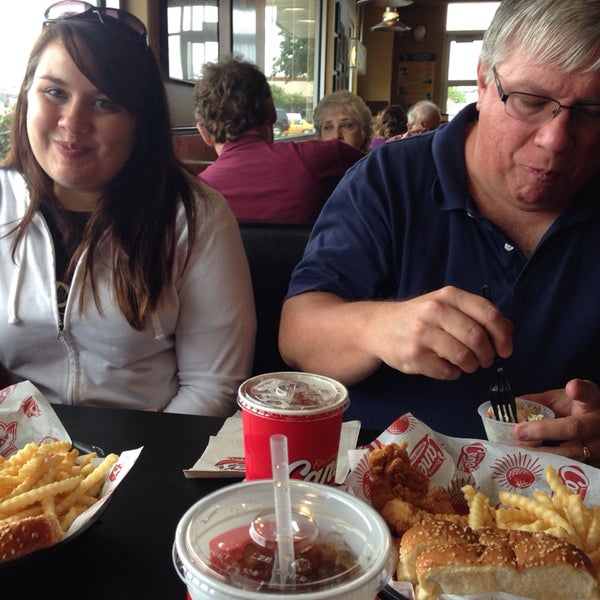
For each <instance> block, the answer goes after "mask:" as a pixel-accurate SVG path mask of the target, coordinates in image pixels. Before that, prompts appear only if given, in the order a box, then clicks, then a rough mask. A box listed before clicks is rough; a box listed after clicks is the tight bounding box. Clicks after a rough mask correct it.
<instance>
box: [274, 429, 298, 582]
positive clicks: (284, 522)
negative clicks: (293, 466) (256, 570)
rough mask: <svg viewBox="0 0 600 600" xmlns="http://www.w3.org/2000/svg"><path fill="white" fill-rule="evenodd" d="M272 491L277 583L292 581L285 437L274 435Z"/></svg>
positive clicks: (293, 573)
mask: <svg viewBox="0 0 600 600" xmlns="http://www.w3.org/2000/svg"><path fill="white" fill-rule="evenodd" d="M270 443H271V466H272V469H273V491H274V494H275V525H276V527H277V535H276V540H277V559H278V564H279V568H278V569H277V570H278V572H279V583H280V584H284V583H287V582H288V580H289V581H292V580H293V578H294V575H295V569H294V559H295V556H294V533H293V524H292V499H291V494H290V479H289V477H290V476H289V465H288V448H287V437H286V436H285V435H283V434H280V433H276V434H274V435H272V436H271V437H270Z"/></svg>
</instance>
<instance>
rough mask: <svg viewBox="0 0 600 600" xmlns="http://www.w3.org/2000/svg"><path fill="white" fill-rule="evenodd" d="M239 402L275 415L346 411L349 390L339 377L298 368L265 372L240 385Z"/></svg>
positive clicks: (254, 409) (243, 406)
mask: <svg viewBox="0 0 600 600" xmlns="http://www.w3.org/2000/svg"><path fill="white" fill-rule="evenodd" d="M238 404H239V405H240V406H241V407H242V408H245V409H247V410H251V411H254V412H256V411H264V412H270V413H273V414H285V415H288V414H298V413H300V414H303V415H308V414H316V413H324V412H330V411H335V410H340V411H341V410H345V408H346V407H347V406H348V390H347V389H346V387H345V386H343V385H342V384H341V383H339V382H338V381H335V379H331V378H329V377H324V376H322V375H315V374H313V373H303V372H296V371H280V372H276V373H265V374H263V375H257V376H256V377H252V378H250V379H248V380H246V381H244V383H242V385H241V386H240V387H239V390H238Z"/></svg>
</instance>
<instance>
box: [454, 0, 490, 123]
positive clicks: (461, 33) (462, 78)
mask: <svg viewBox="0 0 600 600" xmlns="http://www.w3.org/2000/svg"><path fill="white" fill-rule="evenodd" d="M499 4H500V3H499V2H481V3H472V2H469V3H466V2H464V3H459V2H457V3H450V4H448V12H447V18H446V41H447V45H448V86H447V89H448V93H447V96H446V112H447V114H448V119H452V117H453V116H454V115H455V114H456V113H457V112H458V111H459V110H460V109H461V108H463V107H464V106H465V105H467V104H469V103H471V102H475V101H476V100H477V79H476V77H477V60H478V58H479V53H480V52H481V44H482V41H483V34H484V33H485V30H486V29H487V27H488V26H489V24H490V22H491V20H492V17H493V16H494V13H495V12H496V9H497V8H498V5H499Z"/></svg>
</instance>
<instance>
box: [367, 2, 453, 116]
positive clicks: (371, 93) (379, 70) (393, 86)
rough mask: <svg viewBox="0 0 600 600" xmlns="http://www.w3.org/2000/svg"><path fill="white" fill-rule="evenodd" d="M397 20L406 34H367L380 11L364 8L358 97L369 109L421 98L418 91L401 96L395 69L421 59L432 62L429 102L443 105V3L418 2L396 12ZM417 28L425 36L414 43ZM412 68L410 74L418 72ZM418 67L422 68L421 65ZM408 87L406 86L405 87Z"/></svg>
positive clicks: (444, 20) (401, 82) (397, 72)
mask: <svg viewBox="0 0 600 600" xmlns="http://www.w3.org/2000/svg"><path fill="white" fill-rule="evenodd" d="M398 12H399V14H400V20H401V21H402V22H404V23H405V24H406V25H409V26H410V27H412V30H411V31H408V32H406V33H392V32H387V31H371V29H370V28H371V27H372V26H373V25H376V24H377V23H379V22H380V21H381V16H382V13H383V10H382V9H381V8H377V7H374V6H366V7H365V13H364V29H363V43H364V44H365V46H366V48H367V69H366V75H363V76H359V77H358V94H359V95H360V96H362V97H363V98H364V100H365V101H367V102H368V103H369V104H370V105H371V106H376V105H381V104H383V105H385V104H387V103H399V104H404V105H410V104H412V103H414V102H415V101H417V100H419V99H421V98H420V97H417V96H418V94H422V93H424V92H423V90H422V89H414V90H413V91H412V93H409V94H408V95H406V94H405V93H403V89H402V88H403V87H407V86H406V85H404V86H403V83H404V82H403V81H401V80H400V79H401V77H400V72H399V67H400V63H401V62H402V63H405V62H406V59H409V61H408V62H409V63H410V60H412V59H425V60H426V61H427V62H432V61H431V59H432V58H433V59H434V60H433V63H434V64H433V65H428V67H430V68H431V70H432V79H433V81H432V85H431V88H430V90H429V89H428V90H427V92H429V91H430V92H431V99H432V100H433V101H434V102H436V103H437V104H438V105H442V104H443V102H442V101H443V97H442V96H443V94H444V90H445V77H444V76H443V74H444V70H445V59H444V50H445V47H444V46H445V42H444V30H445V23H446V3H445V2H433V1H432V2H430V3H426V2H423V0H421V1H420V2H419V3H418V4H417V3H416V2H415V4H413V5H411V6H407V7H405V8H400V9H398ZM417 25H422V26H424V27H425V37H424V38H423V39H420V40H417V39H415V36H414V35H413V31H414V29H415V28H416V27H417ZM418 67H419V65H415V67H414V68H413V69H412V70H413V71H418ZM421 68H423V69H425V66H422V67H421ZM409 87H410V86H409Z"/></svg>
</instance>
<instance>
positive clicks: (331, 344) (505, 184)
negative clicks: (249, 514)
mask: <svg viewBox="0 0 600 600" xmlns="http://www.w3.org/2000/svg"><path fill="white" fill-rule="evenodd" d="M598 31H600V0H526V1H525V0H504V1H503V2H501V3H500V5H499V8H498V9H497V12H496V14H495V16H494V18H493V20H492V23H491V25H490V27H489V28H488V30H487V32H486V34H485V37H484V40H483V46H482V52H481V56H480V59H479V63H478V67H477V91H478V96H477V102H476V103H474V104H470V105H468V106H466V107H465V108H464V109H463V110H462V111H460V112H459V113H458V114H457V115H456V116H455V117H454V118H453V119H452V120H451V121H450V122H449V123H448V124H446V125H444V126H443V127H440V128H438V129H436V130H435V131H433V132H432V133H429V134H426V135H419V136H413V137H411V138H408V139H406V140H402V142H401V143H389V144H384V145H383V146H382V147H380V148H378V149H377V151H376V152H372V153H369V154H368V155H367V157H366V158H365V159H364V160H362V161H361V162H360V163H359V164H357V165H356V166H355V167H353V168H352V169H351V170H350V171H349V172H348V173H347V175H346V176H345V177H344V179H343V180H342V181H341V182H340V184H339V185H338V187H337V188H336V190H335V191H334V193H333V194H332V196H331V197H330V198H329V200H328V201H327V204H326V205H325V208H324V209H323V211H322V212H321V215H320V216H319V219H318V220H317V222H316V223H315V226H314V227H313V230H312V234H311V238H310V240H309V242H308V245H307V247H306V251H305V254H304V258H303V259H302V260H301V262H300V263H299V264H298V266H297V267H296V269H295V271H294V272H293V275H292V279H291V282H290V287H289V292H288V296H287V299H286V300H285V302H284V306H283V311H282V319H281V326H280V335H279V343H280V351H281V354H282V357H283V358H284V360H285V361H286V363H287V364H289V365H290V366H291V367H293V368H297V369H301V370H305V371H310V372H315V373H321V374H325V375H328V376H331V377H333V378H335V379H338V380H339V381H341V382H342V383H345V384H347V385H348V386H350V390H349V391H350V398H351V399H352V401H351V403H350V408H349V409H348V412H347V414H346V417H345V418H349V419H351V418H358V419H360V420H361V421H362V425H363V426H364V427H366V428H369V429H382V428H385V427H387V426H388V425H389V424H390V423H392V422H393V421H394V420H395V419H396V418H397V417H398V416H399V415H401V414H404V413H405V412H408V411H410V412H412V413H413V414H414V415H415V416H417V417H418V416H419V409H420V406H423V405H425V404H428V405H429V409H428V414H430V415H433V417H432V418H433V421H432V422H431V423H428V424H429V425H430V426H431V427H432V428H433V429H440V430H442V431H443V429H444V426H445V423H447V421H448V418H449V417H450V415H455V419H463V420H470V421H471V422H473V423H474V424H476V426H480V424H479V423H477V420H478V417H477V415H476V408H477V406H478V405H479V404H480V403H481V402H483V401H484V400H486V399H487V395H488V389H489V386H490V383H491V380H492V375H493V371H494V369H493V368H492V365H493V361H494V357H495V356H496V355H498V356H500V357H502V359H503V364H504V367H505V371H506V373H507V374H508V376H509V378H510V380H511V383H512V387H513V390H514V392H515V393H516V394H517V395H520V396H524V397H527V398H531V399H533V400H537V401H539V402H541V403H543V404H545V405H547V406H549V407H550V408H552V409H553V410H554V412H555V413H556V415H557V417H558V418H556V419H552V420H547V419H545V420H541V421H536V422H526V423H519V424H518V425H517V427H516V429H515V433H516V436H517V437H518V439H520V440H522V441H525V440H527V441H530V442H534V443H537V444H540V443H541V442H542V441H549V442H550V443H551V444H554V445H553V446H547V447H546V446H544V447H543V448H544V449H545V450H548V451H551V452H555V453H558V454H561V455H564V456H566V457H568V458H569V459H576V460H586V461H591V462H594V463H600V389H599V384H600V361H598V356H600V311H599V310H598V306H599V303H600V277H598V264H599V263H600V160H599V159H598V152H597V149H598V147H599V145H600V37H599V36H598ZM390 165H393V166H394V168H390ZM483 286H488V287H489V289H490V292H491V297H492V300H493V302H492V301H490V300H488V299H486V298H484V297H482V289H483ZM436 415H439V417H437V418H436ZM481 431H482V435H483V429H481Z"/></svg>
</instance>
